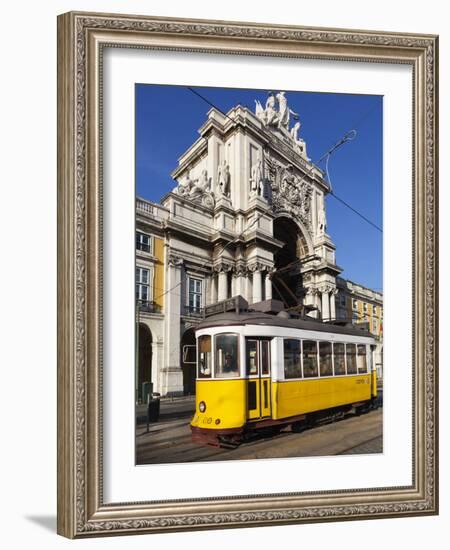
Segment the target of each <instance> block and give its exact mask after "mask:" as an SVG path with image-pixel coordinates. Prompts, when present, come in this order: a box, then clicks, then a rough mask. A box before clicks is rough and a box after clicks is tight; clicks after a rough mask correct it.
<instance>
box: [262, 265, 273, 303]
mask: <svg viewBox="0 0 450 550" xmlns="http://www.w3.org/2000/svg"><path fill="white" fill-rule="evenodd" d="M269 275H270V272H269V271H266V278H265V280H264V291H265V298H266V300H271V299H272V280H271V279H270V277H269Z"/></svg>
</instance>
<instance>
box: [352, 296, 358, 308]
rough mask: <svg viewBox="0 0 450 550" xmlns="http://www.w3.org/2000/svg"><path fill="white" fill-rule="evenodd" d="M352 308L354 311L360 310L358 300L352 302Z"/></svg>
mask: <svg viewBox="0 0 450 550" xmlns="http://www.w3.org/2000/svg"><path fill="white" fill-rule="evenodd" d="M352 307H353V309H358V300H357V299H356V298H353V300H352Z"/></svg>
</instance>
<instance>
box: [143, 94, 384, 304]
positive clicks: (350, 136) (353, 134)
mask: <svg viewBox="0 0 450 550" xmlns="http://www.w3.org/2000/svg"><path fill="white" fill-rule="evenodd" d="M186 89H188V90H189V91H190V92H192V93H193V94H194V95H196V96H197V97H199V98H200V99H202V100H203V101H204V102H205V103H207V104H208V105H209V106H211V107H213V108H214V109H217V111H219V112H220V113H221V114H222V115H223V116H225V117H227V118H228V119H229V120H231V122H233V123H234V122H235V121H234V120H233V119H232V118H231V117H230V116H228V115H227V114H226V113H224V112H223V111H222V110H221V109H219V107H217V106H216V105H215V104H214V103H212V102H211V101H209V100H208V99H207V98H206V97H204V96H203V95H202V94H200V93H198V92H197V91H196V90H194V89H193V88H190V87H189V86H186ZM374 108H375V107H373V108H372V109H371V110H370V111H368V113H366V114H365V115H364V116H363V117H361V119H360V122H359V124H361V121H362V120H364V118H366V117H367V116H368V115H369V114H370V112H371V111H372V110H373V109H374ZM355 137H356V130H354V129H353V130H350V131H349V132H347V133H346V134H344V136H343V137H342V138H341V139H340V140H339V141H338V142H336V143H335V144H334V145H333V146H332V147H330V149H328V151H327V152H326V153H325V154H324V155H322V156H321V157H320V159H319V160H318V161H317V162H313V163H312V166H311V168H310V169H309V170H308V173H307V174H305V176H303V178H302V179H301V180H300V183H301V182H303V181H304V179H305V177H306V176H308V175H310V173H311V172H312V171H313V170H314V168H315V166H316V165H317V164H319V163H320V162H322V161H323V160H324V159H326V170H327V177H328V179H329V184H330V194H331V195H333V197H335V198H336V199H337V200H338V201H340V202H341V203H342V204H344V205H345V206H346V207H347V208H349V209H350V210H352V211H353V212H354V213H355V214H357V215H358V216H360V217H361V218H362V219H363V220H365V221H366V222H367V223H369V224H370V225H372V226H373V227H375V228H376V229H378V230H379V231H381V232H382V229H380V228H379V227H378V226H377V225H376V224H374V223H373V222H371V221H370V220H369V219H367V218H366V217H365V216H364V215H363V214H361V213H360V212H358V211H357V210H356V209H355V208H353V207H352V206H350V205H349V204H348V203H346V202H345V201H344V200H343V199H341V198H340V197H338V196H337V195H336V194H335V193H334V192H333V190H332V188H331V182H330V178H329V172H328V161H329V158H330V156H331V155H332V154H333V153H334V152H335V151H336V150H337V149H338V148H339V147H341V146H342V145H344V144H345V143H346V142H348V141H352V140H353V139H355ZM262 215H263V213H261V214H259V215H258V216H256V217H255V219H254V220H253V221H252V223H251V224H250V225H249V226H248V227H246V228H245V229H244V230H243V231H242V232H241V233H239V235H238V236H237V237H235V238H234V239H231V240H230V241H228V242H227V243H226V244H225V246H224V247H223V248H222V250H221V251H220V252H219V254H218V257H219V258H220V256H221V255H222V254H223V253H224V252H225V250H226V249H227V247H228V246H229V245H230V244H232V243H234V242H236V241H238V240H239V239H241V238H242V237H243V236H244V234H245V233H246V232H247V231H248V230H249V229H250V228H251V227H252V226H253V225H254V224H255V223H256V222H257V221H258V220H259V219H260V217H261V216H262ZM209 263H210V260H206V261H205V262H204V263H203V264H202V265H201V266H200V267H198V268H197V269H196V270H194V271H192V274H195V273H198V272H199V271H201V270H202V269H203V268H204V267H205V266H206V265H207V264H209ZM179 286H181V281H180V282H179V283H177V284H176V285H174V286H173V287H171V288H169V289H168V290H166V291H164V292H163V293H162V294H160V295H159V296H157V297H156V298H154V299H153V301H156V300H158V299H160V298H163V297H164V296H165V295H166V294H168V293H169V292H172V291H173V290H175V289H176V288H178V287H179Z"/></svg>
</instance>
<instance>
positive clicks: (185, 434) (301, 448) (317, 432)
mask: <svg viewBox="0 0 450 550" xmlns="http://www.w3.org/2000/svg"><path fill="white" fill-rule="evenodd" d="M194 406H195V401H194V398H191V397H187V398H181V399H175V400H173V401H171V400H162V401H161V415H160V419H159V421H158V422H155V423H151V424H150V425H149V432H148V433H147V425H146V419H145V416H144V414H145V409H142V414H139V413H138V424H137V430H136V442H137V445H136V463H137V464H161V463H174V462H196V461H215V460H245V459H255V458H281V457H299V456H331V455H339V454H371V453H381V452H383V440H382V430H383V428H382V422H383V420H382V419H383V416H382V415H383V412H382V409H378V410H376V411H371V412H369V413H367V414H364V415H361V416H356V415H354V414H348V415H347V416H345V417H344V418H343V419H342V420H339V421H337V422H334V423H329V424H323V425H318V426H316V427H314V428H311V429H308V430H305V431H303V432H302V433H293V432H291V431H290V428H285V429H284V430H283V431H282V432H281V433H280V434H279V435H277V436H271V437H259V438H255V439H253V440H251V441H248V442H245V443H242V444H241V445H240V446H239V447H237V448H235V449H222V448H215V447H211V446H202V445H198V444H195V443H193V442H192V441H191V431H190V427H189V422H190V419H191V417H192V414H193V411H194Z"/></svg>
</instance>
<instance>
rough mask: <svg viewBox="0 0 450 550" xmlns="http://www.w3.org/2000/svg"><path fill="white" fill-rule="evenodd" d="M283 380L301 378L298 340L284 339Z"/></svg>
mask: <svg viewBox="0 0 450 550" xmlns="http://www.w3.org/2000/svg"><path fill="white" fill-rule="evenodd" d="M283 346H284V378H285V380H288V379H290V378H301V377H302V365H301V357H300V354H301V347H300V340H291V339H288V338H285V340H284V343H283Z"/></svg>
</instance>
